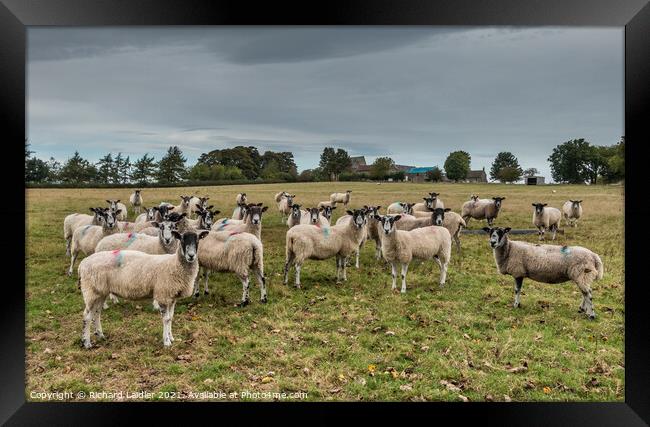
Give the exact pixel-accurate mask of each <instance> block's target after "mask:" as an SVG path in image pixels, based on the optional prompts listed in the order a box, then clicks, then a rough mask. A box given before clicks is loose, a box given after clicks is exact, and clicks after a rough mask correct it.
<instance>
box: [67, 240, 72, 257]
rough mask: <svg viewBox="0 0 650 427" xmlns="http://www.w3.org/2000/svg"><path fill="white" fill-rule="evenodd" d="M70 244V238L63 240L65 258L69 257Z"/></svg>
mask: <svg viewBox="0 0 650 427" xmlns="http://www.w3.org/2000/svg"><path fill="white" fill-rule="evenodd" d="M71 244H72V237H68V238H67V239H65V256H70V245H71Z"/></svg>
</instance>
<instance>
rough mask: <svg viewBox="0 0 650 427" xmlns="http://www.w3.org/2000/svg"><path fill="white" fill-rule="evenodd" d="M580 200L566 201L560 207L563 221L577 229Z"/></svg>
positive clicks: (580, 208)
mask: <svg viewBox="0 0 650 427" xmlns="http://www.w3.org/2000/svg"><path fill="white" fill-rule="evenodd" d="M581 203H582V200H567V201H566V202H565V203H564V205H563V206H562V213H563V215H564V220H565V221H566V222H567V223H568V224H569V225H570V226H571V227H577V226H578V220H579V219H580V217H581V216H582V204H581Z"/></svg>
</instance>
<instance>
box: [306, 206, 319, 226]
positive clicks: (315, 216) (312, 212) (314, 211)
mask: <svg viewBox="0 0 650 427" xmlns="http://www.w3.org/2000/svg"><path fill="white" fill-rule="evenodd" d="M307 212H309V222H310V223H312V224H318V223H319V222H320V211H319V210H318V208H309V209H307Z"/></svg>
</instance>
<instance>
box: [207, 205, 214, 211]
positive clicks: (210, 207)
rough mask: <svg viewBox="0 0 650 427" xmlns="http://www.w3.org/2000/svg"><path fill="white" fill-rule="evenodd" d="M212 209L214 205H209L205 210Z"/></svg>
mask: <svg viewBox="0 0 650 427" xmlns="http://www.w3.org/2000/svg"><path fill="white" fill-rule="evenodd" d="M213 207H214V205H210V206H208V207H207V208H206V209H208V210H210V209H212V208H213Z"/></svg>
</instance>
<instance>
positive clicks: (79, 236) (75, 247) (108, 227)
mask: <svg viewBox="0 0 650 427" xmlns="http://www.w3.org/2000/svg"><path fill="white" fill-rule="evenodd" d="M119 214H120V210H119V209H118V210H117V211H115V212H113V211H112V210H110V209H109V210H102V211H100V215H101V216H102V217H103V220H102V225H85V226H83V227H79V228H77V229H76V230H75V231H74V233H72V244H71V245H70V268H69V269H68V276H72V269H73V268H74V263H75V261H76V260H77V256H78V255H79V251H81V252H83V253H84V254H85V255H91V254H92V253H94V252H95V246H97V243H99V241H100V240H101V239H102V238H103V237H104V236H107V235H109V234H114V233H117V232H118V231H119V230H118V228H117V221H116V220H115V217H116V216H117V215H119Z"/></svg>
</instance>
